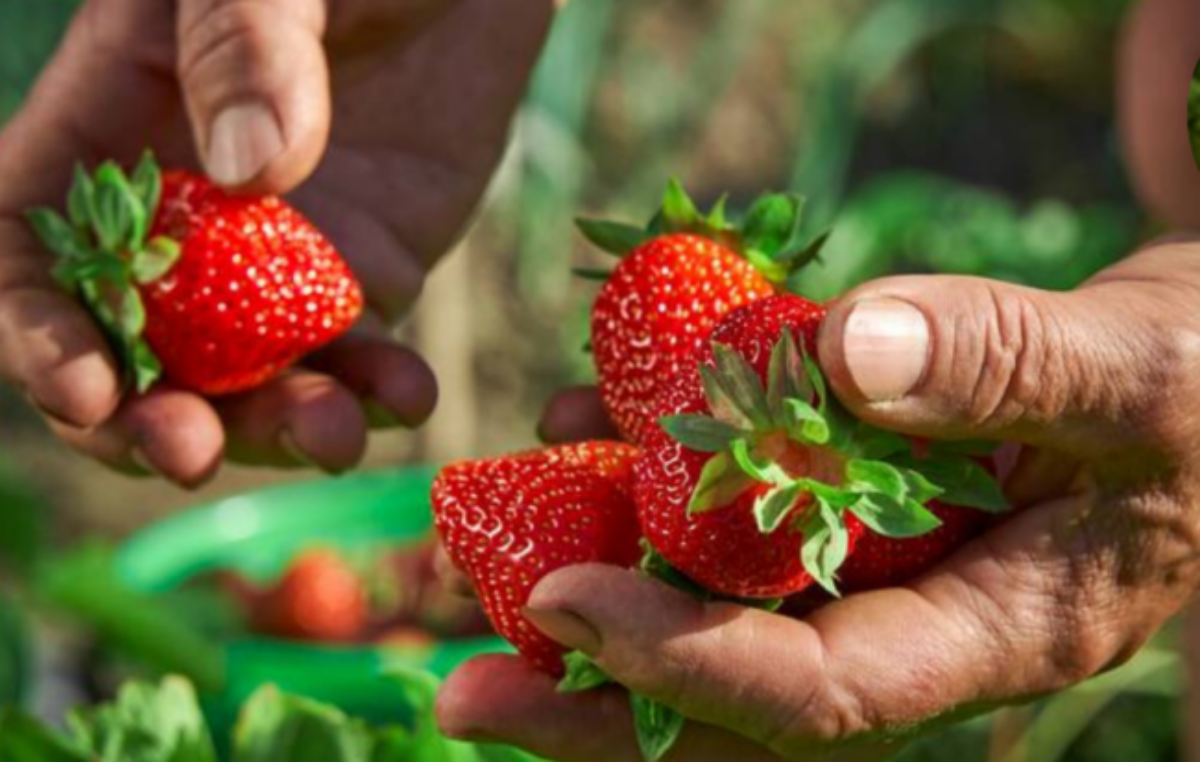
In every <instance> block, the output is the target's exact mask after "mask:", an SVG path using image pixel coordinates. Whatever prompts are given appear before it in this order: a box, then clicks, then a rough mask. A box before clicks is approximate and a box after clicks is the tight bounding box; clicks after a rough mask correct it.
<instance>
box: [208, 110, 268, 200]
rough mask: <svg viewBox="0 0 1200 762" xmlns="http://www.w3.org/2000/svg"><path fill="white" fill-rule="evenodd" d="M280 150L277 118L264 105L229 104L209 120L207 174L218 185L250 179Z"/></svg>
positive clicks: (239, 182)
mask: <svg viewBox="0 0 1200 762" xmlns="http://www.w3.org/2000/svg"><path fill="white" fill-rule="evenodd" d="M283 149H284V144H283V132H282V131H281V130H280V127H279V121H278V120H277V119H276V118H275V114H274V113H273V112H272V111H271V109H269V108H267V106H266V105H265V104H263V103H258V102H250V103H241V104H238V105H235V106H230V107H229V108H227V109H225V110H224V111H222V112H221V113H220V114H218V115H217V118H216V119H215V120H213V123H212V132H211V134H210V135H209V140H208V162H207V163H208V174H209V175H210V176H211V177H212V179H213V180H215V181H216V182H217V183H218V184H220V185H226V186H231V185H242V184H243V183H247V182H249V181H250V180H253V179H254V178H255V177H256V176H257V175H258V174H259V173H260V172H262V170H263V168H264V167H266V166H267V164H268V163H270V161H271V160H272V159H274V158H275V157H276V156H278V155H279V154H281V153H283Z"/></svg>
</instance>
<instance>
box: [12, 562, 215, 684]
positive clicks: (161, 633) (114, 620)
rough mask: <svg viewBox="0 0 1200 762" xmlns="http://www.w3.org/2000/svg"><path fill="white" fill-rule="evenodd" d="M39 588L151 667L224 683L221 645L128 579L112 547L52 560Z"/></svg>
mask: <svg viewBox="0 0 1200 762" xmlns="http://www.w3.org/2000/svg"><path fill="white" fill-rule="evenodd" d="M35 592H36V595H37V598H38V599H39V600H40V601H41V602H43V603H44V604H46V605H48V606H50V607H52V608H54V609H55V610H56V611H58V612H60V613H62V614H66V615H68V616H70V617H72V618H73V619H74V620H75V621H76V623H78V624H80V625H82V626H84V627H85V628H87V629H89V630H91V631H93V632H94V633H96V634H97V635H98V636H99V637H100V638H101V639H102V640H103V641H104V642H105V643H107V644H109V645H110V646H111V647H113V648H115V649H117V650H119V651H121V652H122V653H125V654H128V655H132V656H135V657H136V658H137V659H138V661H139V662H141V663H143V664H146V665H147V666H150V667H152V668H155V669H158V670H161V671H163V672H179V673H182V674H185V675H187V676H188V677H189V678H190V679H191V680H193V681H194V682H196V684H198V685H199V686H201V687H202V688H204V689H215V688H218V687H220V686H221V685H222V684H223V682H224V679H225V675H224V670H225V665H224V657H223V655H222V653H221V651H220V649H219V647H218V646H217V645H216V644H214V643H213V642H212V641H210V640H208V639H207V638H205V637H204V636H203V635H202V634H201V633H200V632H198V631H197V630H196V629H195V628H193V627H192V626H190V625H189V624H188V623H187V622H186V621H184V620H182V619H180V618H179V617H177V616H176V615H175V613H174V612H173V611H172V610H171V609H170V608H167V607H165V606H163V605H162V604H161V603H160V602H159V601H158V600H157V599H155V598H153V597H150V596H147V595H144V594H142V593H138V592H135V591H133V590H131V589H129V588H128V587H127V586H126V585H125V584H123V583H122V582H121V581H120V580H119V579H118V577H117V575H116V573H115V570H114V569H113V565H112V557H111V552H110V551H109V550H107V549H106V548H103V547H100V546H87V547H83V548H81V549H79V550H75V551H72V552H70V553H65V554H63V555H60V556H58V557H57V558H55V559H54V560H53V561H52V562H47V563H46V564H44V565H43V568H42V570H41V572H40V573H39V575H38V578H37V581H36V586H35Z"/></svg>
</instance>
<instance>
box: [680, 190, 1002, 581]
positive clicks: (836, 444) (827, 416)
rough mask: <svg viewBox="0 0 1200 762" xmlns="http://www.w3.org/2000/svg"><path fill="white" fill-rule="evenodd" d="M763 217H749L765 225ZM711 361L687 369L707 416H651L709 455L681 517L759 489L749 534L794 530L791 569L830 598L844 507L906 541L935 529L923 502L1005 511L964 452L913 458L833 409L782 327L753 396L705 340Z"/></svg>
mask: <svg viewBox="0 0 1200 762" xmlns="http://www.w3.org/2000/svg"><path fill="white" fill-rule="evenodd" d="M770 212H771V210H770V209H764V210H763V211H762V212H761V214H762V216H763V218H764V219H768V218H769V214H770ZM763 224H766V223H763ZM712 358H713V359H712V366H711V367H710V366H707V365H704V366H701V367H700V369H699V371H700V376H701V380H702V386H703V390H704V397H705V401H706V402H707V406H708V408H709V410H710V412H711V415H708V416H706V415H701V414H695V413H689V414H684V415H676V416H669V417H666V418H664V419H663V420H662V421H661V425H662V426H663V429H664V430H665V431H666V433H667V434H668V435H669V436H670V437H672V438H673V439H675V440H676V441H677V442H679V443H680V444H681V445H683V446H684V447H686V448H688V449H691V450H694V451H696V452H702V453H711V457H710V458H709V459H708V460H707V461H705V462H704V466H703V468H702V470H701V472H700V477H699V480H698V482H697V484H696V486H695V489H694V492H693V494H692V498H691V502H690V504H689V507H688V511H689V513H690V514H699V513H705V512H708V511H714V510H718V509H721V508H724V507H727V506H729V505H731V504H732V503H734V502H735V501H737V500H738V499H740V498H741V497H742V496H743V495H745V494H746V492H747V490H749V489H750V488H751V487H753V486H754V485H756V484H758V485H768V487H769V489H767V490H765V491H763V492H761V493H760V494H759V495H758V496H757V497H756V498H755V500H754V506H753V512H754V519H755V522H756V524H757V526H758V529H759V531H761V532H762V533H764V534H772V533H774V532H777V531H780V530H781V529H783V528H785V527H791V528H793V529H796V530H799V531H800V532H802V533H803V536H804V542H803V545H802V547H801V559H802V562H803V565H804V567H805V569H806V570H807V571H808V572H809V574H810V575H811V576H812V578H813V579H814V580H816V581H817V582H818V583H819V584H821V585H822V586H823V587H825V588H826V589H827V590H829V591H830V592H834V593H836V590H837V588H836V584H835V580H836V574H837V570H838V568H840V566H841V565H842V563H844V562H845V560H846V558H847V554H848V532H847V529H846V524H845V515H844V514H845V513H846V512H849V513H851V514H853V515H854V516H855V517H857V518H858V519H859V520H860V521H861V522H862V523H863V524H865V525H866V526H867V527H868V528H870V529H871V530H872V531H873V532H875V533H877V534H879V535H882V536H884V537H891V538H911V537H918V536H921V535H924V534H927V533H929V532H932V531H934V530H936V529H937V528H938V527H940V526H941V524H942V522H941V520H940V519H939V518H938V517H937V516H936V515H935V514H934V513H933V512H931V511H930V510H929V508H928V507H927V504H928V503H929V502H930V501H932V500H935V499H936V500H938V501H940V502H941V503H945V504H949V505H956V506H963V507H968V508H975V509H978V510H982V511H988V512H1000V511H1003V510H1005V509H1006V508H1007V503H1006V501H1005V499H1004V495H1003V493H1002V492H1001V491H1000V488H999V485H998V484H997V483H996V481H995V479H994V478H993V477H992V476H991V474H989V472H988V471H987V469H985V468H984V467H983V466H981V465H980V464H979V463H978V462H976V461H975V460H974V459H973V457H974V456H972V455H967V454H960V453H956V452H954V451H953V450H948V449H946V448H936V447H935V448H933V449H932V452H933V453H934V454H931V455H929V456H928V457H916V456H915V455H914V454H913V451H912V449H913V448H912V444H911V442H910V441H909V440H907V439H905V438H904V437H902V436H900V435H898V434H895V433H893V432H888V431H883V430H880V429H876V428H874V427H872V426H870V425H869V424H867V423H865V422H863V421H860V420H857V419H855V418H854V417H853V416H851V415H850V414H849V413H848V412H847V411H845V410H844V409H843V408H841V406H840V404H839V403H838V401H837V400H836V399H835V398H834V397H833V396H832V395H831V394H830V393H829V390H828V388H827V385H826V383H825V379H824V376H823V375H822V373H821V371H820V368H819V367H818V366H817V363H816V361H815V360H814V359H813V358H812V356H811V355H810V354H809V353H808V352H807V350H806V348H804V347H801V346H798V344H797V342H796V339H795V337H794V336H793V335H792V333H791V331H790V330H785V331H783V333H782V334H781V335H780V336H779V338H778V340H777V341H776V343H775V344H774V346H773V347H772V349H771V354H770V358H769V363H768V365H767V368H766V373H765V376H766V379H765V386H766V388H765V389H764V388H763V387H764V381H763V379H762V378H761V377H760V376H759V374H758V372H756V371H755V369H754V367H752V366H751V365H750V363H749V362H747V360H746V359H745V358H744V357H743V356H742V355H741V354H739V353H738V352H737V351H735V350H734V349H732V348H730V347H728V346H726V345H724V344H722V343H720V342H719V341H714V342H713V343H712ZM976 448H978V445H971V451H974V450H975V449H976ZM789 463H790V464H791V465H790V466H789ZM797 464H799V465H797Z"/></svg>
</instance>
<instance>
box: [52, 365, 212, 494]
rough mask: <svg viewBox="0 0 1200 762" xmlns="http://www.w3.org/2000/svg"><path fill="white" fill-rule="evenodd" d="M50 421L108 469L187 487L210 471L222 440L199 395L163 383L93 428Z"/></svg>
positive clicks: (198, 483)
mask: <svg viewBox="0 0 1200 762" xmlns="http://www.w3.org/2000/svg"><path fill="white" fill-rule="evenodd" d="M50 425H51V428H52V429H53V430H54V432H55V433H56V434H57V435H58V436H59V437H60V438H61V439H62V440H63V441H65V442H67V443H68V444H69V445H71V446H72V447H74V448H75V449H77V450H79V451H80V452H82V453H84V454H86V455H88V456H90V457H93V458H95V459H97V460H99V461H100V462H102V463H105V464H107V465H108V466H110V467H111V468H115V469H117V470H119V471H123V472H125V473H128V474H132V475H144V476H149V475H157V476H162V477H163V478H165V479H168V480H170V481H172V482H174V483H175V484H177V485H179V486H181V487H184V488H187V489H195V488H197V487H199V486H201V485H202V484H204V483H205V482H207V481H208V480H210V479H211V478H212V477H213V476H214V475H215V474H216V472H217V470H218V469H219V468H220V464H221V459H222V455H223V450H224V443H225V434H224V430H223V429H222V426H221V421H220V419H219V418H218V417H217V415H216V413H215V412H214V411H213V409H212V407H211V406H210V405H209V404H208V403H207V402H206V401H205V400H203V399H201V398H200V397H198V396H196V395H194V394H191V393H189V392H183V391H178V390H175V389H170V388H166V387H158V388H156V389H154V390H152V391H151V392H149V393H148V394H146V395H145V396H142V397H130V398H128V399H127V400H126V401H125V402H124V404H122V406H121V408H120V409H119V410H118V411H117V413H116V414H115V415H114V416H113V417H112V418H111V419H110V420H109V421H107V422H106V423H104V424H103V425H101V426H99V427H97V428H94V429H80V428H76V427H72V426H67V425H64V424H62V423H58V422H54V421H51V424H50Z"/></svg>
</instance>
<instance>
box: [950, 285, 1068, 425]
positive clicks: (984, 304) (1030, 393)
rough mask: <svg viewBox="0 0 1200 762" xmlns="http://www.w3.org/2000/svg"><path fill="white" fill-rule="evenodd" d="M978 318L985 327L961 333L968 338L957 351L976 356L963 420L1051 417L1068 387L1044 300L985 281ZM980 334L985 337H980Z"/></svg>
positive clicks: (1000, 421)
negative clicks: (1020, 294) (965, 343)
mask: <svg viewBox="0 0 1200 762" xmlns="http://www.w3.org/2000/svg"><path fill="white" fill-rule="evenodd" d="M980 302H981V304H979V305H978V309H977V310H976V312H975V314H976V315H977V317H976V318H975V319H977V320H979V321H981V322H982V325H976V326H974V330H966V331H961V332H960V333H959V336H958V337H957V338H958V342H959V343H962V342H970V343H971V344H973V346H963V347H960V348H959V349H958V351H957V352H956V353H957V354H959V355H965V356H974V357H975V358H976V362H974V363H972V364H970V365H968V367H970V368H973V369H974V378H971V379H968V385H967V387H966V388H969V389H970V390H971V391H970V396H969V399H968V400H967V401H966V406H965V407H966V410H965V411H964V413H965V416H964V418H965V420H966V423H967V424H968V425H969V426H972V427H974V428H996V427H1004V426H1008V425H1010V424H1012V423H1014V422H1015V421H1018V420H1031V419H1032V420H1037V419H1043V420H1049V419H1051V418H1053V417H1054V416H1055V415H1056V414H1057V412H1058V411H1059V410H1060V409H1061V406H1062V398H1063V392H1064V390H1065V388H1066V386H1067V384H1066V383H1065V381H1066V379H1065V378H1064V377H1065V376H1067V375H1068V369H1067V368H1066V367H1065V359H1064V357H1065V356H1064V354H1063V353H1059V352H1055V351H1053V348H1054V346H1055V340H1056V338H1057V331H1056V328H1055V324H1054V322H1053V320H1052V319H1051V318H1050V316H1049V315H1048V313H1047V310H1046V309H1045V306H1044V304H1043V302H1042V300H1040V299H1037V298H1030V297H1026V296H1017V297H1015V298H1014V297H1013V296H1011V292H1009V291H1007V290H1001V289H1000V288H998V287H997V286H995V285H993V284H985V285H984V287H983V291H982V293H981V296H980ZM981 332H982V336H983V341H982V342H980V341H979V337H980V334H981Z"/></svg>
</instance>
